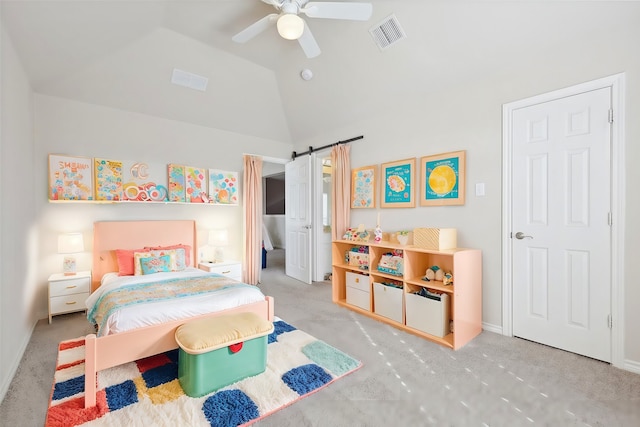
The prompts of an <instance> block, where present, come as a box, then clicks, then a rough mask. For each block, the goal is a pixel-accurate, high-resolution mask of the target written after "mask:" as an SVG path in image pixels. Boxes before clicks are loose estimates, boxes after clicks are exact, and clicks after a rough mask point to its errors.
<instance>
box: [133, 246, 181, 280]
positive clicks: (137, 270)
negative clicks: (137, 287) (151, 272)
mask: <svg viewBox="0 0 640 427" xmlns="http://www.w3.org/2000/svg"><path fill="white" fill-rule="evenodd" d="M165 255H166V256H168V257H169V270H168V271H175V269H176V268H175V267H176V251H175V250H170V251H145V252H135V253H134V254H133V258H134V261H133V267H134V275H135V276H140V275H142V274H143V273H142V266H141V264H140V259H142V258H149V257H161V256H165Z"/></svg>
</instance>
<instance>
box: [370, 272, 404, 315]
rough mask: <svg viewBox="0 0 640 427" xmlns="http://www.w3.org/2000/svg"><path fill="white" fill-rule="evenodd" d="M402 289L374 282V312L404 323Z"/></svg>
mask: <svg viewBox="0 0 640 427" xmlns="http://www.w3.org/2000/svg"><path fill="white" fill-rule="evenodd" d="M402 292H403V291H402V288H395V287H393V286H387V285H384V284H382V283H377V282H373V307H374V312H375V313H376V314H379V315H381V316H384V317H387V318H389V319H391V320H395V321H396V322H398V323H402Z"/></svg>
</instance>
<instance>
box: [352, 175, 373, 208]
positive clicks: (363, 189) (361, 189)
mask: <svg viewBox="0 0 640 427" xmlns="http://www.w3.org/2000/svg"><path fill="white" fill-rule="evenodd" d="M377 174H378V165H373V166H364V167H361V168H357V169H352V170H351V209H366V208H375V207H376V178H377Z"/></svg>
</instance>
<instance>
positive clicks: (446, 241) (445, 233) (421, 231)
mask: <svg viewBox="0 0 640 427" xmlns="http://www.w3.org/2000/svg"><path fill="white" fill-rule="evenodd" d="M457 244H458V239H457V230H456V229H455V228H414V229H413V245H414V246H417V247H419V248H423V249H431V250H436V251H442V250H445V249H455V248H456V247H457Z"/></svg>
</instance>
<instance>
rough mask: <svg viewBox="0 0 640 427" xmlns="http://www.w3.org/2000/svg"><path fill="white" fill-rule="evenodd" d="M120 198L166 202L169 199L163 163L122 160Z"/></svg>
mask: <svg viewBox="0 0 640 427" xmlns="http://www.w3.org/2000/svg"><path fill="white" fill-rule="evenodd" d="M123 177H124V178H123V181H124V183H123V184H122V200H128V201H135V202H166V201H168V200H169V190H168V189H167V173H166V172H165V165H159V164H155V165H149V164H148V163H145V162H132V161H128V162H124V164H123Z"/></svg>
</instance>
